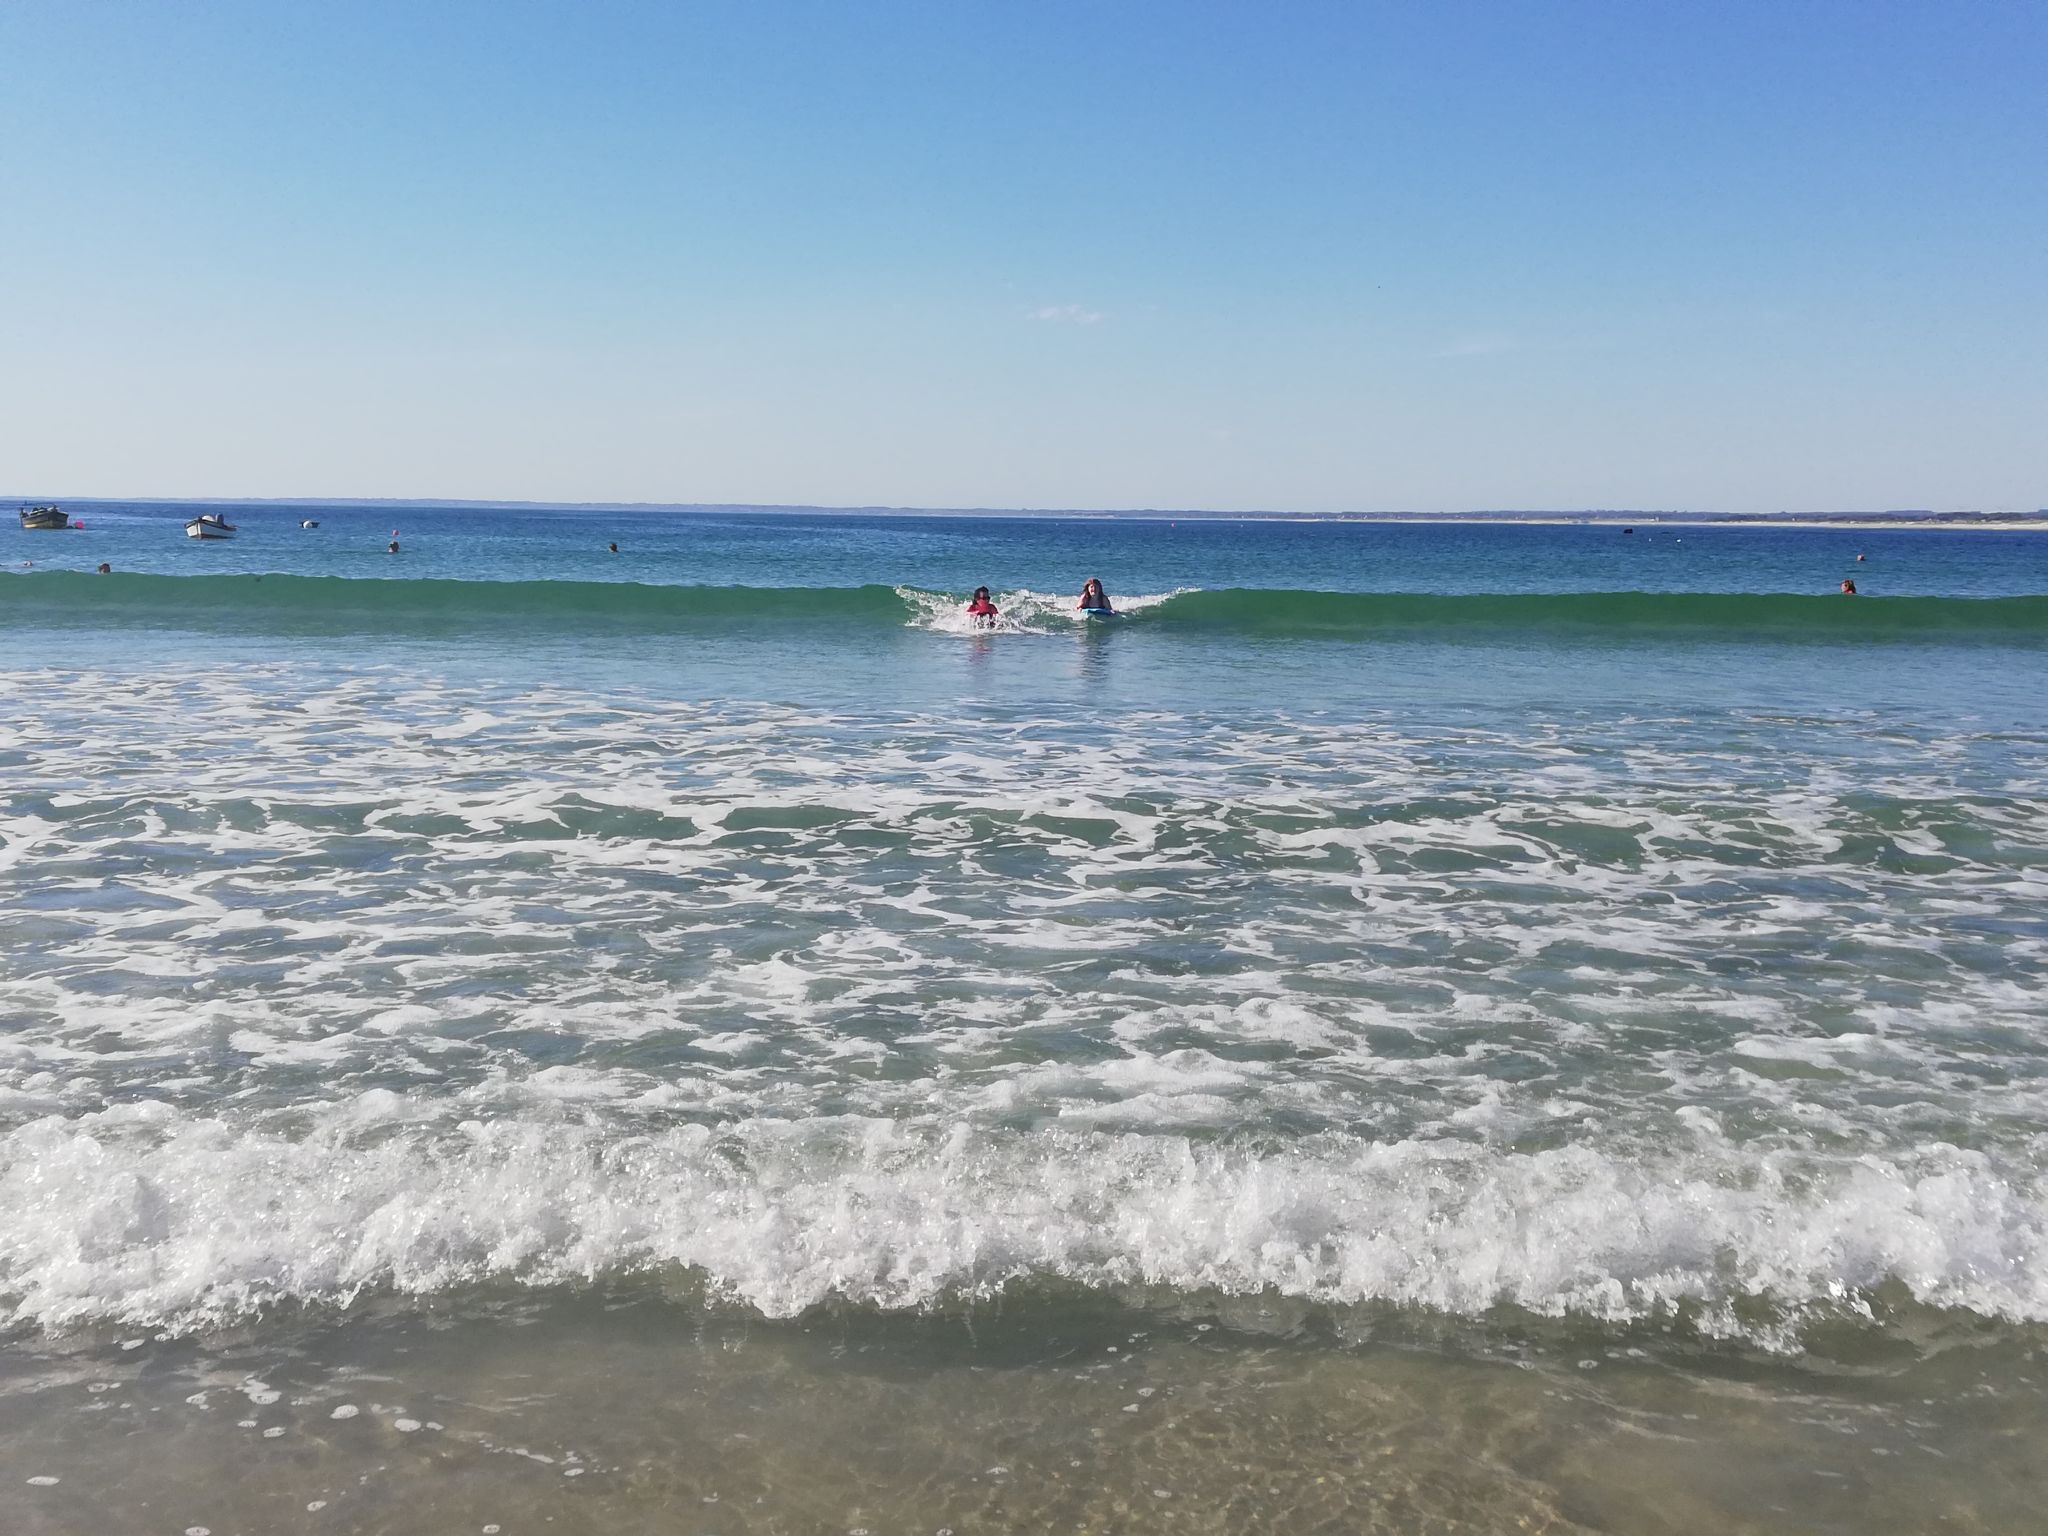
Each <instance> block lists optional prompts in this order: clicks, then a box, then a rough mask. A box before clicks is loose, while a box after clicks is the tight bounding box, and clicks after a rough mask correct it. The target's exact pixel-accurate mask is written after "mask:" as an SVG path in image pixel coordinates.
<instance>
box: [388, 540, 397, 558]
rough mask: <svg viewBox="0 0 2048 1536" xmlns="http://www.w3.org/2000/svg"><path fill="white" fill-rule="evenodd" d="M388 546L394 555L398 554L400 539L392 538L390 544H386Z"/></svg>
mask: <svg viewBox="0 0 2048 1536" xmlns="http://www.w3.org/2000/svg"><path fill="white" fill-rule="evenodd" d="M386 548H388V549H389V550H390V551H391V553H392V554H394V555H395V554H397V553H398V540H396V539H393V540H392V541H391V542H390V544H389V545H387V546H386Z"/></svg>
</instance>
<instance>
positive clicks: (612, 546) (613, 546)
mask: <svg viewBox="0 0 2048 1536" xmlns="http://www.w3.org/2000/svg"><path fill="white" fill-rule="evenodd" d="M605 548H606V549H608V550H610V551H611V552H612V553H613V554H615V555H616V554H617V553H618V552H619V546H618V545H617V544H607V545H605Z"/></svg>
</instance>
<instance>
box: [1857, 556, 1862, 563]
mask: <svg viewBox="0 0 2048 1536" xmlns="http://www.w3.org/2000/svg"><path fill="white" fill-rule="evenodd" d="M1856 559H1857V561H1858V562H1859V563H1860V562H1861V561H1862V559H1863V556H1861V555H1858V556H1857V557H1856Z"/></svg>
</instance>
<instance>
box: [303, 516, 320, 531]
mask: <svg viewBox="0 0 2048 1536" xmlns="http://www.w3.org/2000/svg"><path fill="white" fill-rule="evenodd" d="M299 526H300V527H301V528H318V527H319V526H320V525H319V524H318V523H317V522H315V521H314V520H313V519H312V518H310V517H302V518H300V519H299Z"/></svg>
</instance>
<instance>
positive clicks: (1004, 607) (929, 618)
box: [896, 587, 1195, 635]
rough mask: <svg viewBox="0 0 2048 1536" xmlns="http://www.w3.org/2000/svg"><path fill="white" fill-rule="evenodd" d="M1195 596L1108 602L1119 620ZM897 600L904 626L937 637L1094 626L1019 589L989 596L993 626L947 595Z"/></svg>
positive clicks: (913, 592) (1068, 601)
mask: <svg viewBox="0 0 2048 1536" xmlns="http://www.w3.org/2000/svg"><path fill="white" fill-rule="evenodd" d="M1194 590H1195V589H1194V588H1189V587H1182V588H1179V589H1177V590H1175V591H1172V592H1145V593H1139V594H1137V595H1136V596H1132V597H1117V598H1114V599H1113V601H1114V602H1115V604H1116V613H1117V614H1118V615H1119V616H1125V615H1128V616H1132V617H1135V616H1136V615H1138V614H1141V613H1145V612H1147V611H1149V610H1152V609H1156V608H1158V607H1159V606H1160V605H1161V604H1163V603H1169V602H1171V601H1173V600H1174V599H1175V598H1177V597H1184V596H1186V595H1188V594H1189V593H1191V592H1192V591H1194ZM896 595H897V596H898V597H900V598H902V599H903V601H904V602H905V603H906V604H907V605H908V606H909V608H910V612H911V617H910V620H909V622H910V624H911V625H912V626H913V627H915V628H918V629H925V630H930V631H932V632H934V633H936V634H947V635H986V634H1023V635H1049V634H1058V633H1061V632H1064V631H1067V630H1071V629H1073V628H1075V627H1077V626H1084V625H1087V624H1089V623H1091V622H1099V621H1096V620H1091V619H1090V617H1089V616H1088V615H1087V614H1085V613H1082V612H1080V611H1079V610H1078V609H1077V608H1076V607H1075V599H1073V598H1071V597H1059V596H1056V595H1053V594H1050V593H1045V592H1034V591H1031V590H1030V589H1029V588H1023V587H1020V588H1015V589H1009V590H1005V591H1001V592H992V593H991V601H992V602H993V603H994V604H995V607H996V610H997V611H996V616H995V617H994V618H993V619H992V620H989V619H979V620H978V619H977V618H976V617H975V616H974V615H972V614H970V613H968V612H967V599H966V598H964V597H959V596H955V595H954V594H952V593H947V592H924V591H920V590H919V589H917V588H915V587H898V588H897V589H896Z"/></svg>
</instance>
